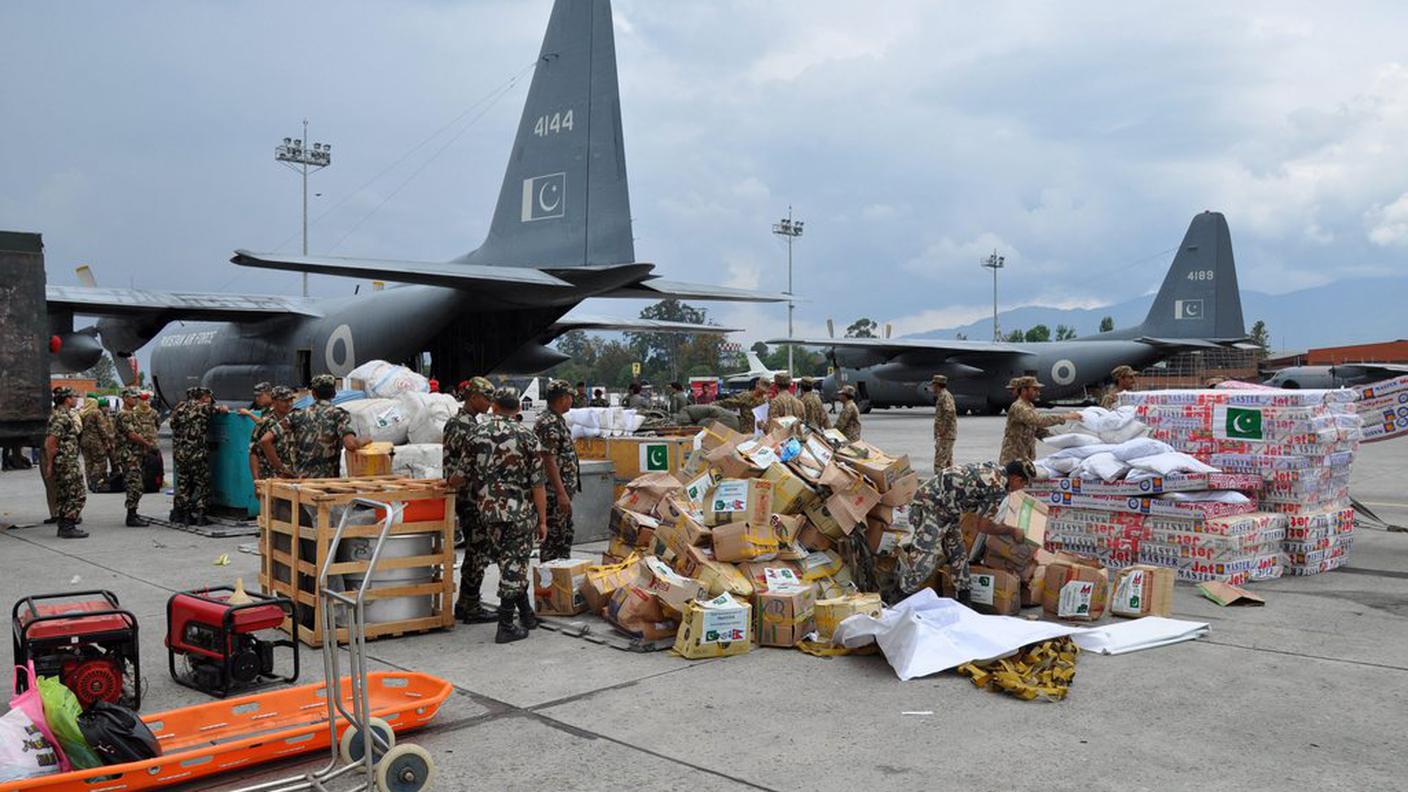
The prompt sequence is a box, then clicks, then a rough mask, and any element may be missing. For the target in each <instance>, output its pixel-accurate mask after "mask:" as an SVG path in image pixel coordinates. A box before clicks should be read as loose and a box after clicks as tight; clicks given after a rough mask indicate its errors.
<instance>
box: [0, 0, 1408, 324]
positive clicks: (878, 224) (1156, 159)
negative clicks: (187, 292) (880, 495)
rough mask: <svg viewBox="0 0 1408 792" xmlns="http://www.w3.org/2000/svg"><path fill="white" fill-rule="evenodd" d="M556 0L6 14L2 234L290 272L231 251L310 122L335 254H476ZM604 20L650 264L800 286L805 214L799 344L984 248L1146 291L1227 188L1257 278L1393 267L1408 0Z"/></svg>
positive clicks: (1404, 223) (1098, 292) (1381, 271)
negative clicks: (792, 249) (288, 146)
mask: <svg viewBox="0 0 1408 792" xmlns="http://www.w3.org/2000/svg"><path fill="white" fill-rule="evenodd" d="M549 8H550V4H549V3H548V2H546V0H531V1H529V0H480V1H478V2H464V3H456V2H429V1H426V2H396V3H389V2H382V3H371V2H337V3H333V2H321V3H320V2H299V3H273V2H268V3H252V2H245V3H240V2H224V3H215V2H195V3H193V2H141V3H136V2H128V3H102V2H86V3H74V2H60V1H57V0H27V1H16V2H6V3H4V4H0V29H4V30H5V31H7V33H8V35H7V36H6V44H5V47H4V48H0V117H3V118H4V123H3V126H2V127H0V143H2V145H0V175H3V178H0V227H5V228H10V229H20V230H35V231H40V232H42V233H43V234H44V237H45V243H46V246H47V260H48V265H49V277H50V280H51V282H56V283H73V282H74V279H73V275H72V268H73V267H74V266H75V265H77V264H80V263H88V264H91V265H93V266H94V268H95V270H96V272H97V276H98V278H99V280H100V282H102V283H105V284H108V285H121V286H127V285H135V286H138V287H147V288H172V289H194V290H222V289H228V290H239V291H245V292H271V293H283V294H296V293H297V290H298V276H297V275H296V274H292V273H278V272H269V271H261V270H246V269H241V268H238V267H235V266H234V265H232V264H230V263H229V262H228V259H229V256H230V254H231V251H232V250H233V249H234V248H236V247H247V248H252V249H256V250H268V249H275V248H277V249H279V250H282V251H286V252H296V251H297V248H298V222H299V192H298V179H297V177H296V176H295V175H294V174H293V173H291V172H289V171H288V170H286V169H284V168H282V167H281V166H279V165H277V164H276V163H275V162H274V161H273V157H272V154H273V147H274V145H275V144H276V143H277V142H278V141H279V140H280V139H281V138H283V137H284V136H298V134H301V126H300V123H301V120H302V119H303V118H304V117H305V116H306V117H307V118H308V119H309V121H310V123H311V131H310V137H311V139H313V140H318V141H328V142H330V143H332V144H333V156H334V164H333V166H332V167H331V168H330V169H328V170H327V171H325V172H322V173H319V174H317V175H316V176H314V177H313V178H312V187H311V191H312V192H315V193H318V194H319V195H315V196H313V197H311V198H310V201H311V210H310V211H311V215H312V217H313V218H315V222H314V224H313V226H312V231H311V242H310V251H311V252H313V253H329V254H334V255H365V256H372V257H377V256H386V257H393V256H396V257H404V258H413V259H424V260H444V259H447V258H450V257H453V256H456V255H459V254H461V253H464V252H466V251H468V250H470V249H472V248H474V247H476V246H477V245H478V244H479V242H480V240H481V239H482V238H483V235H484V232H485V230H486V229H487V226H488V221H489V216H490V214H491V211H492V206H493V202H494V200H495V198H496V196H497V193H498V187H499V181H500V179H501V177H502V173H503V168H504V163H505V161H506V158H507V155H508V151H509V146H510V143H511V138H512V134H513V130H514V128H515V124H516V121H517V118H518V114H519V112H520V110H521V105H522V101H523V97H524V95H525V93H526V90H527V82H526V77H525V75H526V71H525V70H526V69H527V67H529V66H530V64H531V63H532V62H533V60H534V56H535V55H536V53H537V48H538V45H539V42H540V40H541V37H542V33H543V28H544V26H545V24H546V20H547V16H548V12H549ZM615 10H616V46H617V53H618V60H619V68H620V80H621V93H622V103H623V116H624V124H625V135H626V153H627V160H628V163H629V171H630V178H631V198H632V211H633V214H634V216H635V234H636V237H637V241H636V253H637V257H638V258H640V259H642V260H645V261H653V262H656V263H657V265H658V268H659V270H660V271H661V272H663V273H664V274H666V275H667V276H669V277H674V278H679V279H690V280H699V281H708V282H726V283H728V284H730V285H734V286H744V287H757V288H764V289H770V290H780V289H782V288H784V287H785V285H786V265H785V262H786V248H785V245H784V244H783V243H782V242H781V241H780V240H779V239H777V238H775V237H774V236H773V235H772V234H771V233H770V226H771V224H772V223H773V222H774V221H775V220H776V219H777V218H778V217H780V216H781V215H783V214H785V213H786V212H787V208H788V206H789V205H791V206H792V207H793V208H794V211H795V214H796V215H797V216H798V217H799V218H802V219H805V221H806V234H805V236H803V237H802V238H801V239H800V240H799V241H798V243H797V248H796V256H797V259H796V260H797V279H798V283H797V291H798V293H800V294H803V295H805V296H806V297H807V298H808V300H809V301H808V302H806V303H805V304H802V305H800V306H799V308H798V325H799V328H798V331H799V334H803V333H821V332H824V330H823V329H822V328H823V326H824V322H825V319H826V317H834V318H835V319H836V320H837V322H838V323H839V324H840V326H842V327H843V326H844V325H845V324H846V323H848V322H849V321H850V320H852V319H854V318H855V317H857V316H860V315H867V316H871V317H874V318H876V319H879V320H881V321H892V322H894V324H895V331H896V333H897V334H899V333H906V332H916V331H921V330H927V329H932V328H937V327H945V326H951V325H955V324H959V323H962V322H966V321H970V320H973V319H977V318H980V317H981V316H983V315H984V314H986V313H987V312H989V311H990V310H991V303H990V300H991V280H990V277H989V274H988V272H987V271H985V270H982V269H980V268H979V266H978V261H979V259H980V258H981V257H982V256H983V255H985V254H987V253H988V252H990V251H992V250H994V249H996V250H998V251H999V252H1000V253H1002V254H1003V255H1005V256H1006V259H1007V264H1008V268H1007V269H1006V270H1005V271H1004V273H1003V275H1002V282H1001V290H1002V303H1003V305H1004V306H1005V307H1008V306H1013V305H1020V304H1044V305H1056V306H1087V307H1088V306H1095V305H1101V304H1106V303H1111V302H1116V301H1119V300H1124V299H1128V298H1130V297H1135V296H1138V295H1140V294H1143V293H1146V292H1148V291H1150V290H1152V289H1153V288H1155V287H1156V286H1157V284H1158V282H1159V281H1160V280H1161V279H1162V276H1163V272H1164V269H1165V267H1166V264H1167V261H1168V259H1169V256H1170V255H1171V252H1170V249H1171V248H1173V247H1174V246H1176V245H1177V243H1178V240H1179V239H1180V238H1181V236H1182V234H1183V231H1184V229H1185V228H1186V226H1187V223H1188V221H1189V219H1190V218H1191V217H1192V215H1193V214H1195V213H1197V212H1199V211H1201V210H1204V209H1215V210H1219V211H1222V212H1224V213H1226V215H1227V217H1228V220H1229V223H1230V225H1231V228H1232V235H1233V242H1234V245H1235V249H1236V254H1237V264H1238V271H1239V276H1240V279H1241V283H1242V286H1243V287H1244V288H1250V289H1257V290H1261V291H1268V292H1273V293H1274V292H1285V291H1290V290H1294V289H1299V288H1305V287H1310V286H1317V285H1321V284H1325V283H1328V282H1332V281H1335V280H1339V279H1345V278H1352V277H1357V276H1369V275H1385V274H1400V273H1403V272H1405V268H1404V265H1403V262H1404V259H1405V254H1408V146H1405V145H1404V141H1405V140H1408V49H1405V47H1404V44H1403V34H1404V32H1405V30H1408V7H1405V6H1403V5H1402V4H1395V3H1381V4H1374V3H1364V4H1324V3H1291V2H1271V3H1238V4H1226V3H1081V4H1071V3H1055V2H1050V3H1038V2H1020V3H1002V2H996V3H983V4H974V3H937V2H928V1H926V0H914V1H913V2H901V0H883V1H882V2H878V3H855V2H832V1H830V0H807V1H806V2H802V1H801V0H798V1H796V2H782V1H781V0H778V1H775V2H770V3H749V2H742V1H741V0H740V1H739V2H707V3H706V2H685V1H684V0H671V1H670V2H660V0H618V2H617V3H616V8H615ZM515 77H517V78H518V79H517V80H516V81H515ZM437 131H439V134H436V133H437ZM353 286H354V282H353V281H349V280H343V279H335V278H326V277H323V278H315V279H314V292H315V294H321V295H341V294H346V293H349V292H350V291H351V290H352V288H353ZM639 306H640V304H639V303H634V302H614V303H609V304H605V305H597V306H593V307H592V313H595V314H603V313H608V314H614V315H619V316H631V315H634V313H635V311H637V310H638V309H639ZM713 313H714V315H715V316H716V317H717V318H718V319H720V320H721V321H723V322H726V323H737V324H739V325H740V326H744V327H746V328H748V330H749V333H747V334H746V335H745V338H747V339H749V340H751V339H752V338H758V337H767V336H770V335H773V334H778V333H781V332H782V331H783V330H784V329H785V326H786V320H785V308H779V307H766V306H765V307H751V306H750V307H742V308H735V307H718V308H716V309H715V310H714V311H713Z"/></svg>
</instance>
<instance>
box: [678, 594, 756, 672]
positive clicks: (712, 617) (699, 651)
mask: <svg viewBox="0 0 1408 792" xmlns="http://www.w3.org/2000/svg"><path fill="white" fill-rule="evenodd" d="M751 617H752V608H751V607H750V606H749V605H748V603H747V602H741V601H739V600H737V599H734V598H733V597H731V596H729V595H728V594H720V595H719V596H717V597H715V598H713V599H711V600H708V601H706V602H699V601H694V602H691V603H689V607H688V609H687V610H686V611H685V614H684V622H683V624H682V625H681V626H680V630H679V632H678V633H677V634H676V636H675V652H676V653H678V654H679V655H680V657H684V658H686V659H689V660H699V659H702V658H706V657H730V656H732V655H740V654H745V653H747V652H748V650H750V649H752V648H753V643H752V641H751V640H750V637H749V632H750V631H749V627H750V626H751V625H750V622H751V621H752V618H751Z"/></svg>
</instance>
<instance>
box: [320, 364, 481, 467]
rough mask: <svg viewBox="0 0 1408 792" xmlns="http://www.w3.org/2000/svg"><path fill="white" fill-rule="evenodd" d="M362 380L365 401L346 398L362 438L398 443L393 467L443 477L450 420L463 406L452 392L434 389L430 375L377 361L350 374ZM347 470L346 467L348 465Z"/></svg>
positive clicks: (353, 379) (345, 405)
mask: <svg viewBox="0 0 1408 792" xmlns="http://www.w3.org/2000/svg"><path fill="white" fill-rule="evenodd" d="M347 381H348V382H349V383H353V382H356V383H361V384H362V391H363V392H364V393H365V394H366V396H367V398H365V399H355V400H352V401H344V402H341V403H340V404H339V405H338V406H340V407H342V408H343V409H344V410H346V411H347V412H348V414H350V415H351V416H352V428H353V429H354V430H355V431H356V432H357V435H358V436H359V437H369V438H371V439H372V440H373V441H377V442H385V443H391V444H392V445H394V446H396V449H395V455H394V456H393V457H392V468H391V471H392V472H393V473H395V474H397V475H401V476H410V477H412V478H440V475H441V457H442V447H441V443H442V442H443V441H444V438H445V423H446V422H447V421H449V420H450V417H451V416H453V415H454V414H455V413H456V412H458V411H459V409H460V403H459V402H458V401H456V400H455V397H454V396H451V395H450V394H448V393H431V392H430V383H429V381H428V380H426V378H425V377H423V376H421V375H420V374H417V373H416V372H414V371H411V370H410V369H408V368H406V367H404V366H396V365H393V364H390V363H387V362H385V361H381V360H374V361H371V362H369V363H365V364H363V365H361V366H358V367H357V368H356V369H354V370H353V371H352V372H351V373H350V374H348V376H347ZM344 469H345V465H344Z"/></svg>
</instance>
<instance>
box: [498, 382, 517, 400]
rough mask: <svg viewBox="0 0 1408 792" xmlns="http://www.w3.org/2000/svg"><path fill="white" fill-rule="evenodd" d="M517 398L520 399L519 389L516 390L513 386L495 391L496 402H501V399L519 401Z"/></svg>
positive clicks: (506, 386)
mask: <svg viewBox="0 0 1408 792" xmlns="http://www.w3.org/2000/svg"><path fill="white" fill-rule="evenodd" d="M517 398H518V388H515V387H513V386H512V385H505V386H503V387H502V388H497V389H495V390H494V401H499V400H500V399H517Z"/></svg>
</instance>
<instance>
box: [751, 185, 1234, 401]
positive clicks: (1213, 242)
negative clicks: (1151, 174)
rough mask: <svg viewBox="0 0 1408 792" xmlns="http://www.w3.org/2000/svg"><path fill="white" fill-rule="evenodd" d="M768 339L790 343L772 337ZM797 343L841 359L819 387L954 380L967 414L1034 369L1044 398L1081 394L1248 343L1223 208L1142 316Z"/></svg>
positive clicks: (883, 388) (894, 390) (1202, 225)
mask: <svg viewBox="0 0 1408 792" xmlns="http://www.w3.org/2000/svg"><path fill="white" fill-rule="evenodd" d="M767 343H769V344H783V343H787V339H772V340H769V341H768V342H767ZM793 343H797V344H801V345H803V346H809V347H818V348H823V349H826V350H827V351H828V354H829V355H830V356H831V358H832V360H833V362H834V363H835V372H834V373H833V374H831V375H829V376H827V378H826V379H825V381H824V382H823V385H822V391H823V393H824V394H825V395H826V396H827V397H832V396H834V395H835V393H836V390H837V389H838V388H839V387H840V386H843V385H852V386H854V387H855V388H856V391H857V393H856V400H857V402H859V403H860V404H861V406H862V409H865V410H867V411H868V410H869V408H870V407H909V406H923V405H929V404H933V403H934V391H933V387H932V385H930V381H929V378H930V377H931V376H932V375H934V374H944V375H946V376H947V377H948V389H949V391H950V392H951V393H952V394H953V397H954V401H955V403H956V405H957V407H958V409H959V410H961V411H971V412H977V413H996V412H998V411H1000V410H1002V409H1004V408H1005V407H1007V406H1008V405H1009V404H1011V402H1012V395H1011V393H1009V392H1008V390H1007V382H1008V380H1010V379H1011V378H1012V377H1019V376H1024V375H1034V376H1036V377H1037V378H1038V379H1039V380H1041V381H1042V383H1043V384H1045V385H1046V387H1045V388H1044V389H1043V390H1042V393H1041V396H1042V399H1043V400H1047V401H1057V400H1062V399H1072V398H1082V397H1084V396H1085V395H1086V392H1087V388H1089V387H1090V386H1092V385H1096V384H1098V383H1101V382H1104V381H1107V380H1108V379H1109V376H1110V371H1111V369H1113V368H1114V367H1116V366H1119V365H1129V366H1133V367H1134V368H1135V369H1136V370H1137V369H1140V368H1143V367H1145V366H1148V365H1150V364H1153V363H1156V362H1158V361H1159V360H1162V359H1164V358H1167V357H1170V356H1172V355H1175V354H1177V353H1179V352H1186V351H1190V350H1198V349H1219V348H1229V347H1230V348H1247V347H1246V345H1247V343H1248V339H1247V338H1246V331H1245V328H1244V326H1243V324H1242V297H1241V293H1240V292H1239V291H1238V289H1237V269H1236V266H1235V264H1234V262H1233V259H1232V237H1231V234H1230V233H1229V231H1228V229H1227V219H1226V218H1225V217H1223V216H1222V214H1221V213H1220V212H1203V213H1201V214H1199V215H1197V216H1195V217H1194V218H1193V221H1192V223H1190V224H1189V226H1188V232H1187V233H1186V234H1184V236H1183V243H1182V244H1181V245H1179V246H1178V252H1177V253H1176V254H1174V257H1173V263H1172V264H1171V265H1170V266H1169V270H1168V274H1167V275H1165V276H1164V282H1163V286H1162V287H1161V288H1160V289H1159V292H1158V295H1157V296H1155V298H1154V303H1153V305H1152V306H1150V308H1149V313H1148V316H1146V317H1145V319H1144V321H1143V322H1142V323H1141V324H1139V325H1137V326H1135V327H1131V328H1126V329H1123V330H1112V331H1110V332H1107V333H1099V334H1097V335H1093V336H1088V337H1085V338H1077V339H1072V340H1070V341H1046V342H1038V343H1030V342H1029V343H1017V342H1011V343H1009V342H1001V341H993V342H988V341H949V340H942V339H927V338H916V339H905V338H899V339H878V338H837V339H831V338H828V339H801V340H797V341H794V342H793Z"/></svg>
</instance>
